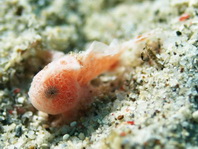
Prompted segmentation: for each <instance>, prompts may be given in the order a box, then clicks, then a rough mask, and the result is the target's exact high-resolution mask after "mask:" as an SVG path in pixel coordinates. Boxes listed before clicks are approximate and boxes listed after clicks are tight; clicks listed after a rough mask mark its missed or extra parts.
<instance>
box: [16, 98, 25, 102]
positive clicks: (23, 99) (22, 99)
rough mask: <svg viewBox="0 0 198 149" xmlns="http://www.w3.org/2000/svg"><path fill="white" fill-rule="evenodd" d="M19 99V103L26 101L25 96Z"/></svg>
mask: <svg viewBox="0 0 198 149" xmlns="http://www.w3.org/2000/svg"><path fill="white" fill-rule="evenodd" d="M17 101H18V103H23V102H24V101H25V98H24V97H19V98H18V100H17Z"/></svg>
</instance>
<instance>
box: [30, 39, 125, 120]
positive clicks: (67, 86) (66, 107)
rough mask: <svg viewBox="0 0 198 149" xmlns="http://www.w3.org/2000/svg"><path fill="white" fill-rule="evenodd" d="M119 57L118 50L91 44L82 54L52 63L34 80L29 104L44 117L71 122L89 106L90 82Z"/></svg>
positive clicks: (103, 45)
mask: <svg viewBox="0 0 198 149" xmlns="http://www.w3.org/2000/svg"><path fill="white" fill-rule="evenodd" d="M121 53H122V50H121V48H120V47H118V46H107V45H105V44H103V43H99V42H94V43H93V44H92V45H91V46H90V48H89V49H88V50H87V51H85V52H84V53H81V54H70V55H65V56H62V57H61V58H59V59H56V60H54V61H52V62H51V63H49V64H48V65H47V66H45V67H44V69H43V70H41V71H40V72H39V73H38V74H37V75H36V76H35V77H34V78H33V81H32V83H31V87H30V90H29V93H28V94H29V97H30V101H31V103H32V104H33V106H34V107H36V108H37V109H38V110H40V111H43V112H45V113H48V114H52V115H57V114H61V115H62V119H63V120H64V121H65V122H70V121H72V120H74V119H75V118H76V115H77V111H78V110H79V108H80V107H81V106H82V105H86V104H89V103H91V102H92V101H91V96H92V95H93V94H94V92H93V87H92V86H91V85H90V81H91V80H92V79H94V78H95V77H97V76H98V75H99V74H101V73H103V72H105V71H107V70H110V69H111V68H112V67H113V66H114V65H115V64H116V63H117V62H118V61H119V57H120V54H121ZM91 92H92V93H91Z"/></svg>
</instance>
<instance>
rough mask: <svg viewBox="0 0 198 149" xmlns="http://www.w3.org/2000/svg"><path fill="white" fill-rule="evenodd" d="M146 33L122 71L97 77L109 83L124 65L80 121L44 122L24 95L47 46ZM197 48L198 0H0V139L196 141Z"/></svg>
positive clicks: (141, 144) (43, 146)
mask: <svg viewBox="0 0 198 149" xmlns="http://www.w3.org/2000/svg"><path fill="white" fill-rule="evenodd" d="M148 32H149V33H150V35H149V37H148V39H147V42H142V43H138V44H137V45H133V46H132V47H130V49H129V50H128V51H126V52H125V54H124V55H123V57H122V62H123V64H122V65H121V66H120V70H118V71H115V73H114V72H111V73H110V74H108V73H106V74H103V75H101V76H99V77H98V78H96V80H95V81H96V82H100V84H105V83H106V84H107V83H113V82H115V78H118V76H119V75H118V74H119V71H122V72H124V73H123V75H122V79H121V83H120V84H121V85H120V86H119V87H116V88H115V89H114V90H112V92H110V93H108V94H107V93H104V95H102V96H101V97H94V98H96V102H94V103H93V104H92V105H91V106H90V107H89V108H88V109H87V110H86V111H84V115H83V116H82V117H81V118H79V119H78V120H76V121H73V122H71V123H70V124H68V125H63V126H61V127H51V126H50V120H49V117H51V116H48V115H47V114H45V113H42V112H38V111H37V110H36V109H34V108H33V106H32V105H31V103H30V102H29V100H28V95H27V92H28V89H29V86H30V83H31V80H32V78H33V76H34V75H35V74H36V73H37V72H38V71H39V70H41V69H42V68H43V67H44V65H45V64H47V62H48V61H47V60H46V57H45V56H43V54H42V53H43V51H44V50H57V51H63V52H65V53H67V52H69V51H74V52H78V51H81V50H85V49H86V48H87V46H88V45H89V44H90V43H92V42H93V41H95V40H97V41H101V42H104V43H107V44H109V43H111V42H112V41H113V40H114V39H117V40H118V41H119V42H121V43H122V42H125V41H129V40H130V39H133V38H135V37H136V36H139V35H142V34H144V33H148ZM197 49H198V1H197V0H182V1H180V0H169V1H160V0H148V1H146V0H145V1H144V0H134V1H132V2H131V1H130V0H128V1H127V0H124V1H122V2H120V1H118V0H115V1H105V0H98V1H91V0H76V1H69V0H68V1H67V0H57V1H50V0H36V1H33V0H28V1H25V0H14V1H13V0H3V1H0V148H2V149H21V148H24V149H26V148H28V149H37V148H38V149H48V148H52V149H59V148H68V149H80V148H81V149H92V148H95V149H133V148H134V149H143V148H144V149H161V148H165V149H185V148H192V149H196V148H198V95H197V91H198V86H197V83H198V79H197V78H198V74H197V66H198V57H197V55H198V50H197ZM123 70H124V71H123Z"/></svg>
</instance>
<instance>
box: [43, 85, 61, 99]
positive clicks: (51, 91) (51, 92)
mask: <svg viewBox="0 0 198 149" xmlns="http://www.w3.org/2000/svg"><path fill="white" fill-rule="evenodd" d="M58 93H59V90H58V88H57V87H55V86H50V87H48V88H47V89H46V90H45V97H46V98H48V99H53V98H54V97H56V95H57V94H58Z"/></svg>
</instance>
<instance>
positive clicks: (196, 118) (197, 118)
mask: <svg viewBox="0 0 198 149" xmlns="http://www.w3.org/2000/svg"><path fill="white" fill-rule="evenodd" d="M192 117H193V119H194V120H195V121H196V122H198V110H197V111H195V112H194V113H193V114H192Z"/></svg>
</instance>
